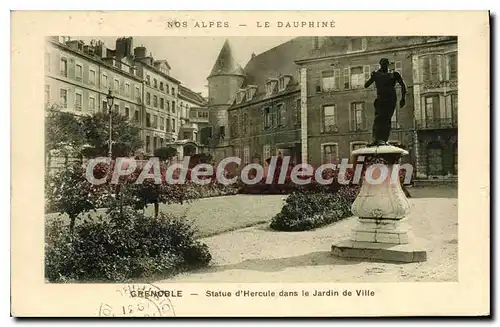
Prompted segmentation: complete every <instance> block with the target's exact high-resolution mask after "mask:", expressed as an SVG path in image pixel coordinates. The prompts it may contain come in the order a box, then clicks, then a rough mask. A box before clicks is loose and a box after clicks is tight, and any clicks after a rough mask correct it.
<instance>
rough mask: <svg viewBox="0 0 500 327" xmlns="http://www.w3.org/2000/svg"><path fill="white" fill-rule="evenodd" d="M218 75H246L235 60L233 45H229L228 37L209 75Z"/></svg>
mask: <svg viewBox="0 0 500 327" xmlns="http://www.w3.org/2000/svg"><path fill="white" fill-rule="evenodd" d="M217 75H241V76H244V75H245V73H244V72H243V69H242V68H241V66H240V65H239V64H238V63H236V61H235V60H234V57H233V54H232V51H231V46H230V45H229V41H228V40H227V39H226V41H225V42H224V45H223V46H222V49H221V50H220V52H219V56H218V57H217V60H216V61H215V64H214V67H213V68H212V72H211V73H210V75H209V76H208V77H211V76H217Z"/></svg>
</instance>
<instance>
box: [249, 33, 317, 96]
mask: <svg viewBox="0 0 500 327" xmlns="http://www.w3.org/2000/svg"><path fill="white" fill-rule="evenodd" d="M311 44H312V37H309V36H301V37H296V38H293V39H291V40H290V41H287V42H285V43H282V44H280V45H278V46H277V47H274V48H272V49H270V50H267V51H266V52H263V53H261V54H259V55H257V56H255V57H253V58H252V59H251V60H250V61H249V62H248V63H247V64H246V66H245V69H244V71H245V75H246V78H245V82H244V83H243V85H242V87H245V86H247V85H257V87H258V88H259V91H261V90H264V88H265V85H266V81H267V80H268V79H269V78H278V77H279V76H281V75H286V74H289V75H292V76H293V77H294V78H295V79H296V76H297V71H298V66H297V65H296V64H295V60H297V59H298V58H301V57H303V56H306V55H307V54H308V53H309V51H310V50H311Z"/></svg>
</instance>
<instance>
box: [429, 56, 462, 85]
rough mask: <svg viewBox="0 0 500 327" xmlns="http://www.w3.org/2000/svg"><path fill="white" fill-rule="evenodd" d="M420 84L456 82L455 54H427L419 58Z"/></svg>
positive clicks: (456, 65) (456, 66) (456, 64)
mask: <svg viewBox="0 0 500 327" xmlns="http://www.w3.org/2000/svg"><path fill="white" fill-rule="evenodd" d="M420 71H421V73H422V76H421V82H424V83H425V82H434V81H442V80H447V81H448V80H456V79H457V78H458V63H457V52H452V53H449V54H429V55H425V56H422V57H421V58H420Z"/></svg>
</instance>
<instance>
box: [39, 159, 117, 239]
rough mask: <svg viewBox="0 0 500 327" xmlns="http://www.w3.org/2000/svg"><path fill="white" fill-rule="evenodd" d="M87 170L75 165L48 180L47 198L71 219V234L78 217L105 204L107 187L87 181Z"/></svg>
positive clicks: (51, 204) (58, 210) (55, 207)
mask: <svg viewBox="0 0 500 327" xmlns="http://www.w3.org/2000/svg"><path fill="white" fill-rule="evenodd" d="M85 171H86V170H85V168H84V167H83V166H82V165H79V164H74V165H72V166H68V167H66V168H64V169H63V170H61V171H60V172H59V173H58V174H54V175H53V176H46V178H47V179H48V182H47V189H46V198H47V201H48V202H49V206H50V207H52V208H54V209H55V210H56V211H57V212H59V213H65V214H67V215H68V217H69V219H70V225H69V229H70V231H71V233H72V232H73V229H74V227H75V222H76V219H77V218H78V216H79V215H80V214H82V213H85V212H89V211H91V210H95V209H97V208H99V207H101V206H102V205H103V203H104V202H105V198H106V195H107V194H109V193H108V192H106V189H105V186H97V185H94V184H92V183H89V181H88V180H87V179H86V176H85Z"/></svg>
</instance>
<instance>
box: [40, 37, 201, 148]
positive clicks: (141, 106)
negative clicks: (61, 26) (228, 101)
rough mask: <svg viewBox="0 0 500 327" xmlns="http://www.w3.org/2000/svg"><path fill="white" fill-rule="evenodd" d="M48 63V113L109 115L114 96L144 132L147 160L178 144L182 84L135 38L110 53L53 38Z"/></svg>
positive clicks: (95, 42) (98, 46) (100, 45)
mask: <svg viewBox="0 0 500 327" xmlns="http://www.w3.org/2000/svg"><path fill="white" fill-rule="evenodd" d="M44 59H45V85H44V91H45V104H46V107H47V108H50V109H55V110H61V111H67V112H71V113H73V114H76V115H86V114H87V115H88V114H93V113H95V112H98V111H107V110H108V108H107V101H106V97H107V95H108V92H109V91H111V92H112V95H113V96H114V98H115V99H114V105H113V109H114V110H116V111H118V112H120V113H121V114H123V115H125V116H127V117H128V118H129V119H130V121H131V122H132V123H134V124H136V125H137V126H139V127H140V128H141V138H142V140H143V141H144V149H143V150H144V152H145V154H146V155H152V154H153V152H154V150H155V149H156V148H159V147H162V146H165V145H167V144H169V143H172V142H175V141H178V140H179V132H180V131H181V125H182V122H181V110H179V109H178V107H179V101H180V100H179V99H180V95H179V88H180V84H181V82H180V81H179V80H177V79H176V78H174V77H172V76H171V75H170V69H171V67H170V65H169V64H168V62H167V61H166V60H155V59H154V58H153V56H152V54H148V53H147V49H146V48H145V47H144V46H139V47H134V45H133V38H131V37H128V38H118V39H117V40H116V48H115V49H108V48H106V46H105V45H104V43H103V42H101V41H98V40H93V41H92V42H90V44H85V43H84V42H83V41H80V40H70V39H69V38H67V37H50V38H48V39H47V42H46V44H45V58H44ZM183 89H184V90H185V91H184V92H185V93H188V92H192V91H190V90H189V89H188V88H187V87H185V86H183ZM193 93H194V92H193ZM197 103H198V102H197ZM207 120H208V119H207ZM181 137H182V136H181Z"/></svg>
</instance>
